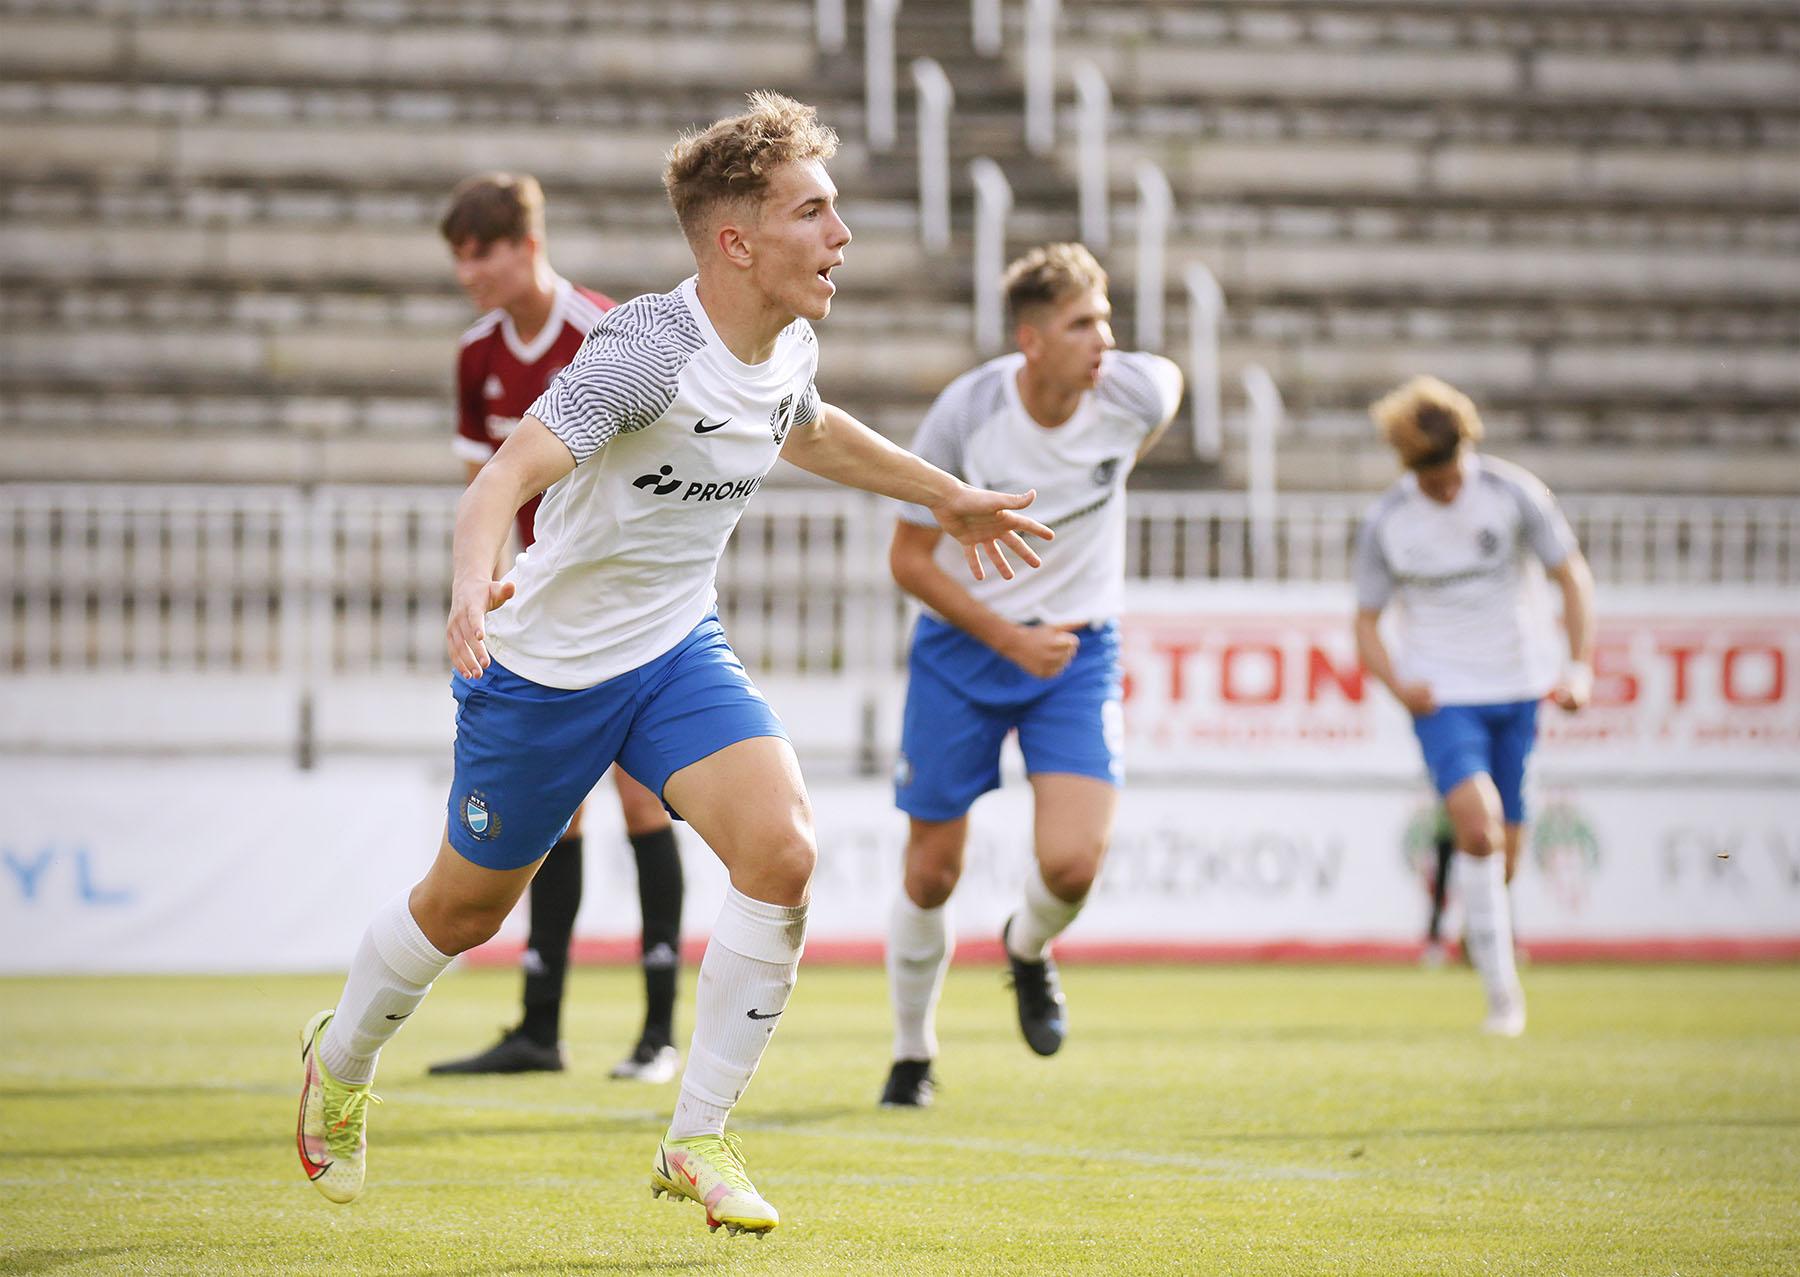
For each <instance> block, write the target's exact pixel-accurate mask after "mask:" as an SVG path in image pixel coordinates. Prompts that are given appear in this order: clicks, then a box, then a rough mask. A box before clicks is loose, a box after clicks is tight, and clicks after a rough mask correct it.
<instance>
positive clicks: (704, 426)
mask: <svg viewBox="0 0 1800 1277" xmlns="http://www.w3.org/2000/svg"><path fill="white" fill-rule="evenodd" d="M730 424H731V418H730V417H727V418H725V420H724V421H708V420H707V419H706V418H705V417H702V418H700V420H698V421H696V422H695V423H694V433H695V434H697V435H709V434H711V433H712V432H713V431H715V430H718V429H721V428H722V427H724V426H728V425H730Z"/></svg>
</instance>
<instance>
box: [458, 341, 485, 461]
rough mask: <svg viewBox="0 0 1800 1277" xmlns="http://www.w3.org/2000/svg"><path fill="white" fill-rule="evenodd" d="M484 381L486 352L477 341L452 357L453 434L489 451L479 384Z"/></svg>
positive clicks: (483, 401)
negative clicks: (453, 365) (453, 394)
mask: <svg viewBox="0 0 1800 1277" xmlns="http://www.w3.org/2000/svg"><path fill="white" fill-rule="evenodd" d="M485 380H487V353H486V351H485V350H484V349H483V345H482V343H481V342H471V343H469V344H468V345H467V346H464V347H463V348H462V351H461V352H460V353H459V354H458V355H457V358H456V431H457V433H458V434H460V435H462V436H463V437H464V438H465V439H472V440H474V441H475V442H476V443H479V444H481V445H483V446H484V447H486V448H488V449H489V450H492V448H493V446H494V441H493V440H492V439H489V438H488V433H487V402H486V401H485V400H484V399H483V398H482V394H481V386H482V382H484V381H485Z"/></svg>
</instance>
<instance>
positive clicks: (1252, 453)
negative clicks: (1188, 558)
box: [1242, 364, 1285, 580]
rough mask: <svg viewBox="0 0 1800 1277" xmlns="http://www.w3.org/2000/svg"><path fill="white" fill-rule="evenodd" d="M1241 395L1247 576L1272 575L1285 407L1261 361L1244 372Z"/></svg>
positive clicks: (1260, 578)
mask: <svg viewBox="0 0 1800 1277" xmlns="http://www.w3.org/2000/svg"><path fill="white" fill-rule="evenodd" d="M1242 375H1243V381H1244V395H1245V397H1246V398H1247V399H1248V400H1249V401H1250V411H1249V414H1248V419H1247V421H1246V422H1245V436H1246V438H1245V444H1246V457H1245V460H1246V467H1245V468H1246V473H1245V487H1246V488H1247V489H1248V491H1249V501H1250V575H1251V576H1252V577H1253V578H1255V579H1257V580H1263V579H1266V578H1273V577H1274V575H1275V566H1276V565H1275V435H1276V433H1277V432H1278V431H1279V430H1280V429H1281V420H1282V417H1283V415H1284V411H1285V410H1284V409H1283V408H1282V405H1281V391H1280V390H1278V389H1277V388H1276V386H1275V379H1274V378H1273V377H1271V376H1269V373H1268V370H1267V369H1266V368H1264V367H1263V366H1262V365H1261V364H1250V365H1248V366H1247V367H1245V369H1244V371H1243V374H1242Z"/></svg>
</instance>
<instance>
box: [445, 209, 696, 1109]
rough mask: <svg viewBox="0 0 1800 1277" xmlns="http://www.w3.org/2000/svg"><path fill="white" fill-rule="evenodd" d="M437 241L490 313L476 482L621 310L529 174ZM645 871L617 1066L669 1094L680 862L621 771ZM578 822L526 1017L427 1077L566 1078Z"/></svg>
mask: <svg viewBox="0 0 1800 1277" xmlns="http://www.w3.org/2000/svg"><path fill="white" fill-rule="evenodd" d="M438 233H439V234H440V235H442V236H443V239H444V242H445V243H446V244H447V245H449V247H450V252H451V254H452V255H453V257H454V258H455V260H456V280H457V283H459V284H461V285H462V288H463V291H464V292H465V293H467V294H468V296H469V300H470V301H472V302H474V303H475V305H476V306H478V307H479V308H481V310H482V311H483V312H484V313H483V315H482V317H481V318H480V319H479V320H478V321H476V323H475V324H474V325H473V326H471V327H470V328H469V330H468V331H467V332H465V333H464V334H463V337H462V341H461V343H460V348H459V350H458V352H457V360H456V402H457V435H456V453H457V455H458V456H459V457H461V458H462V459H463V464H464V465H465V466H466V467H467V469H468V478H469V481H470V482H471V483H472V482H474V480H475V476H476V475H477V474H479V473H480V472H481V467H482V466H484V465H486V464H487V463H488V461H489V460H490V459H491V458H492V457H493V455H494V453H495V451H496V450H497V449H498V448H499V447H500V445H501V444H503V443H505V442H506V437H507V436H508V435H509V434H511V433H512V432H513V430H514V429H515V428H517V426H518V424H519V419H520V418H521V417H523V416H524V415H525V413H526V412H527V411H529V410H530V408H531V405H532V404H534V403H536V402H537V398H538V396H539V395H541V394H543V393H544V391H545V390H547V389H548V388H549V386H550V382H551V380H552V379H553V378H554V377H555V376H556V374H557V373H559V372H561V371H562V370H563V369H564V368H565V367H566V366H567V365H568V363H569V361H570V360H571V359H573V358H574V357H575V352H576V351H577V350H579V349H580V348H581V343H582V342H583V341H584V340H585V339H586V338H587V335H588V333H590V332H592V331H593V329H594V326H595V325H596V324H598V323H599V322H600V317H601V316H602V315H603V314H605V313H606V312H607V311H609V310H611V309H612V308H613V306H614V305H615V303H614V302H613V300H612V298H610V297H608V296H606V295H605V294H604V293H597V292H594V291H593V290H592V289H589V288H582V287H581V286H580V285H578V284H571V283H570V282H569V281H568V280H566V279H564V278H563V277H562V276H560V275H558V274H557V273H556V271H555V270H553V269H552V268H551V266H550V254H549V250H548V248H547V247H546V244H545V238H546V232H545V225H544V188H543V187H542V186H540V185H539V184H538V181H537V179H536V178H534V177H532V176H530V175H529V174H525V173H478V174H476V175H475V176H473V177H469V178H465V179H464V180H463V181H461V182H459V183H458V184H457V187H456V189H455V190H454V191H453V192H451V195H450V203H449V206H448V207H447V208H446V209H445V210H444V216H443V217H442V219H440V221H439V222H438ZM537 507H538V498H536V497H533V498H532V499H531V500H530V501H527V502H526V503H525V504H524V505H523V506H521V507H519V513H518V517H517V519H516V520H515V523H516V525H517V528H518V534H519V546H520V548H521V549H526V550H529V549H530V548H531V544H532V542H533V541H534V540H536V539H537V532H536V522H535V519H536V514H537ZM612 778H613V787H614V788H615V789H616V790H617V792H618V795H619V808H620V812H621V814H622V815H623V816H624V818H625V836H626V839H627V840H628V841H629V842H630V843H631V851H632V857H633V859H634V860H635V861H636V863H637V880H638V904H639V907H640V909H641V911H642V917H643V924H644V925H643V931H642V943H641V944H640V946H639V953H640V956H641V962H642V966H643V972H644V1028H643V1031H642V1032H641V1033H640V1034H639V1035H638V1040H637V1045H636V1046H634V1047H633V1048H632V1050H631V1053H630V1054H629V1055H627V1056H626V1057H625V1058H624V1059H623V1060H620V1061H619V1062H618V1063H617V1064H615V1065H614V1066H613V1070H612V1075H613V1076H614V1077H616V1078H634V1079H636V1080H638V1081H640V1082H653V1083H656V1082H667V1081H670V1080H671V1079H673V1078H674V1076H675V1070H676V1068H677V1067H678V1066H679V1063H680V1057H679V1053H678V1052H677V1051H676V1050H675V1046H674V1042H675V1037H674V1033H675V1026H674V1019H675V987H676V983H677V981H678V979H679V976H680V962H681V959H680V955H681V898H682V891H683V888H684V885H685V884H684V882H683V879H682V875H681V852H680V850H679V848H678V847H677V846H676V842H675V831H674V828H673V827H672V825H671V823H670V820H669V813H668V812H667V811H665V810H663V805H662V803H661V801H660V800H658V798H657V797H656V795H655V794H653V793H651V792H650V791H649V790H648V789H645V788H644V787H643V786H642V785H640V784H638V783H637V782H636V781H635V780H633V779H632V778H631V777H629V776H627V775H626V774H625V772H624V771H623V770H622V769H620V768H618V767H614V768H613V769H612ZM581 815H582V809H581V808H580V807H577V808H576V809H575V814H574V815H573V816H572V817H571V818H570V820H569V827H568V828H567V829H566V830H565V831H564V832H563V836H562V837H561V838H559V839H557V841H556V845H555V846H554V847H552V848H550V850H549V852H548V853H547V854H546V855H545V856H544V859H543V862H542V863H541V864H540V865H539V866H538V872H537V876H536V877H534V878H533V879H532V880H531V890H530V893H529V896H528V907H527V916H528V918H529V920H530V927H529V930H528V932H527V934H526V939H525V954H524V968H525V987H524V991H523V1002H524V1008H523V1015H522V1016H521V1018H520V1020H519V1023H518V1024H517V1025H516V1026H515V1027H513V1028H511V1029H508V1030H506V1032H504V1033H503V1034H501V1036H500V1040H499V1041H498V1042H496V1043H494V1045H492V1046H490V1047H487V1048H486V1049H485V1050H481V1051H477V1052H475V1053H474V1054H472V1055H467V1056H463V1057H461V1058H458V1059H454V1060H443V1061H440V1062H439V1063H436V1064H433V1065H432V1066H431V1072H433V1073H531V1072H560V1071H562V1070H563V1069H564V1068H566V1067H568V1054H567V1052H566V1051H565V1050H564V1048H563V1044H562V1009H563V990H564V988H565V985H566V982H567V976H568V970H569V945H570V942H571V941H572V940H573V938H574V933H575V916H576V915H577V914H578V913H580V912H581V885H582V867H583V866H582V852H583V848H582V836H581Z"/></svg>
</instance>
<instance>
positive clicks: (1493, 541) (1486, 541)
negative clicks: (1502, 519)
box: [1475, 528, 1500, 555]
mask: <svg viewBox="0 0 1800 1277" xmlns="http://www.w3.org/2000/svg"><path fill="white" fill-rule="evenodd" d="M1475 544H1476V545H1477V546H1479V547H1480V549H1481V552H1482V553H1483V554H1484V555H1486V554H1493V553H1494V552H1495V551H1496V550H1498V549H1499V548H1500V534H1499V533H1498V532H1495V531H1494V530H1493V529H1492V528H1483V529H1482V530H1481V532H1480V534H1479V535H1478V536H1477V537H1476V538H1475Z"/></svg>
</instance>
